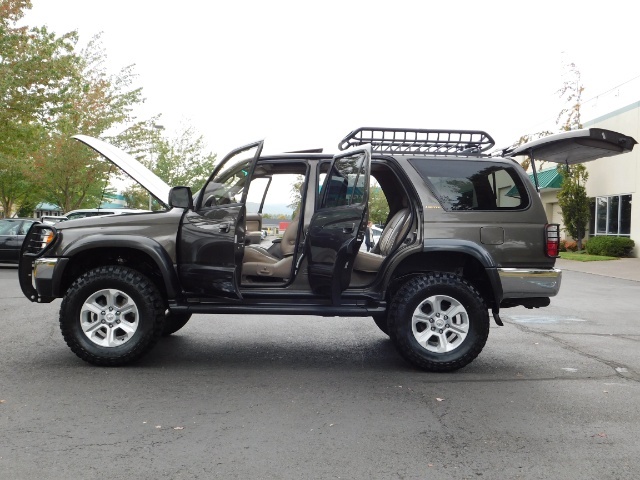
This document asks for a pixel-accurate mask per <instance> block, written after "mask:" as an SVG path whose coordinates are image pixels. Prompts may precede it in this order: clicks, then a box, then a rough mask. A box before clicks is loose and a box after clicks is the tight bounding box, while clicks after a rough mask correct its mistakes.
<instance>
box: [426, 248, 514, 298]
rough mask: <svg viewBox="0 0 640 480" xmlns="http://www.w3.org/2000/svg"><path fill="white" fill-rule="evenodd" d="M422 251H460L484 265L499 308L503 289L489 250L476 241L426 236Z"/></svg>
mask: <svg viewBox="0 0 640 480" xmlns="http://www.w3.org/2000/svg"><path fill="white" fill-rule="evenodd" d="M422 251H423V252H424V253H440V252H453V253H461V254H464V255H469V256H471V257H473V258H475V259H476V260H478V262H480V265H482V266H483V267H484V269H485V272H486V273H487V277H488V278H489V282H490V283H491V290H492V292H493V298H494V301H495V305H496V309H499V308H500V302H501V301H502V297H503V291H502V282H501V281H500V276H499V275H498V267H497V265H496V263H495V261H494V260H493V257H492V256H491V255H490V254H489V252H487V251H486V250H485V249H483V248H481V247H480V246H479V245H478V244H477V243H475V242H471V241H469V240H460V239H450V238H427V239H424V242H423V248H422Z"/></svg>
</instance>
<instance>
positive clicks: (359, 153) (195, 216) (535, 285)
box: [20, 128, 636, 371]
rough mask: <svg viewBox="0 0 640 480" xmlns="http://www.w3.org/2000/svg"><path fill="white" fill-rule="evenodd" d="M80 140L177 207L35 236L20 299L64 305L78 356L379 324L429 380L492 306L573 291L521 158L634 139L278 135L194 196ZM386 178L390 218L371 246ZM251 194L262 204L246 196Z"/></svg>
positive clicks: (36, 229)
mask: <svg viewBox="0 0 640 480" xmlns="http://www.w3.org/2000/svg"><path fill="white" fill-rule="evenodd" d="M75 138H76V139H77V140H79V141H81V142H83V143H85V144H86V145H88V146H89V147H91V148H93V149H95V150H96V151H97V152H99V153H101V154H102V155H104V156H105V157H106V158H107V159H109V160H110V161H112V162H113V163H114V164H116V165H117V166H119V167H121V168H122V169H123V170H125V172H127V173H128V174H129V175H131V176H132V178H134V179H135V180H136V181H138V182H139V183H140V184H142V185H143V186H144V187H145V188H146V189H147V190H148V191H149V192H150V193H151V194H153V195H154V196H155V197H156V198H157V199H158V200H160V201H161V202H162V203H164V204H165V205H166V207H167V208H166V210H165V211H162V212H152V213H140V214H132V215H122V216H111V217H100V218H86V219H80V220H70V221H66V222H63V223H60V224H58V225H55V226H47V225H43V224H36V225H34V226H33V227H32V228H31V230H30V232H29V234H28V236H27V240H26V241H25V244H24V247H23V250H22V255H21V263H20V283H21V286H22V290H23V292H24V293H25V295H26V296H27V298H29V299H30V300H31V301H34V302H50V301H52V300H53V299H54V298H59V297H62V298H63V301H62V305H61V308H60V327H61V330H62V334H63V336H64V338H65V340H66V342H67V344H68V345H69V347H70V348H71V350H73V352H75V353H76V354H77V355H78V356H79V357H80V358H82V359H84V360H86V361H88V362H90V363H93V364H96V365H121V364H125V363H128V362H131V361H133V360H135V359H137V358H139V357H141V356H142V355H143V354H145V353H146V352H147V351H149V350H150V349H151V348H152V346H153V345H154V344H155V343H156V342H157V341H158V339H159V338H160V337H161V336H162V335H169V334H171V333H173V332H176V331H177V330H179V329H180V328H181V327H182V326H184V325H185V324H186V323H187V321H188V320H189V318H190V317H191V315H192V314H196V313H207V314H216V313H224V314H264V315H273V314H278V315H285V314H296V315H321V316H345V317H353V316H371V317H373V319H374V320H375V323H376V324H377V325H378V327H379V328H380V329H381V330H382V331H383V332H384V333H386V334H387V335H389V337H390V338H391V340H392V341H393V343H394V344H395V346H396V347H397V350H398V352H399V353H400V354H401V355H402V356H403V357H404V358H405V359H406V360H407V361H408V362H410V363H411V364H413V365H415V366H417V367H419V368H421V369H425V370H429V371H451V370H455V369H458V368H461V367H463V366H465V365H466V364H468V363H469V362H471V361H472V360H473V359H474V358H475V357H476V356H477V355H478V354H479V353H480V351H481V350H482V348H483V347H484V345H485V342H486V340H487V336H488V334H489V321H490V320H489V318H490V317H489V311H491V312H492V316H493V318H494V320H495V322H496V323H498V324H499V325H502V322H501V321H500V316H499V312H500V309H501V308H505V307H514V306H518V305H522V306H525V307H528V308H537V307H544V306H546V305H548V304H549V299H550V297H552V296H554V295H556V294H557V293H558V290H559V288H560V280H561V272H560V271H559V270H557V269H555V268H554V264H555V258H556V257H557V255H558V246H559V227H558V225H552V224H548V223H547V217H546V214H545V211H544V209H543V205H542V203H541V202H540V199H539V194H538V192H537V191H536V188H535V187H534V185H533V184H532V182H531V181H530V180H529V177H528V175H527V174H526V173H525V171H524V170H523V169H522V168H521V167H520V165H519V164H518V163H517V162H516V161H515V160H514V159H513V158H512V156H514V155H520V154H528V155H530V156H532V157H533V158H536V159H541V160H547V161H555V162H559V163H566V164H570V163H575V162H578V161H584V160H587V159H591V158H596V157H601V156H609V155H614V154H618V153H624V152H628V151H630V150H631V149H632V148H633V146H634V144H635V143H636V142H635V140H633V139H632V138H630V137H626V136H624V135H621V134H618V133H615V132H610V131H606V130H600V129H590V130H579V131H574V132H566V133H564V134H560V135H556V136H553V137H549V138H547V139H543V140H542V141H540V140H539V141H536V142H532V143H530V144H527V145H524V146H522V147H519V148H518V149H517V150H515V151H512V152H503V153H502V156H491V155H489V154H487V153H486V152H487V151H488V150H489V149H491V148H492V147H493V146H494V142H493V140H492V138H491V137H490V136H489V135H488V134H486V133H484V132H480V131H445V130H422V129H392V128H361V129H358V130H355V131H353V132H351V133H350V134H349V135H347V136H346V137H345V138H344V139H343V140H342V142H341V143H340V145H339V148H340V150H344V152H343V153H340V154H338V155H333V156H332V155H327V154H323V153H305V152H302V153H288V154H281V155H272V156H262V155H261V151H262V142H256V143H253V144H250V145H247V146H244V147H242V148H239V149H237V150H234V151H233V152H231V153H230V154H229V155H228V156H227V157H225V158H224V160H223V161H222V162H221V163H220V164H219V165H218V166H217V167H216V169H215V170H214V172H213V173H212V174H211V177H210V178H209V180H208V181H207V183H206V184H205V186H204V188H203V189H202V190H201V191H199V192H198V193H197V194H196V195H194V196H192V193H191V191H190V189H189V188H187V187H174V188H170V187H169V186H167V185H166V184H165V183H164V182H163V181H162V180H160V179H159V178H158V177H156V176H155V175H154V174H153V173H151V172H149V171H148V170H146V169H145V168H144V167H142V166H141V165H140V164H139V163H138V162H137V161H136V160H135V159H133V158H132V157H131V156H129V155H128V154H126V153H125V152H123V151H121V150H119V149H117V148H115V147H113V146H112V145H109V144H106V143H104V142H102V141H100V140H97V139H94V138H90V137H86V136H81V135H79V136H76V137H75ZM292 176H293V177H295V178H296V179H298V181H297V182H296V187H297V188H298V187H299V189H300V190H299V196H298V200H299V206H298V209H297V214H296V216H295V219H294V220H293V221H291V222H290V223H289V224H288V226H287V227H286V230H285V232H284V235H283V237H282V239H281V240H280V241H279V242H276V243H274V244H273V245H271V246H268V245H267V246H262V245H253V244H250V242H248V239H247V232H248V231H261V230H262V228H261V221H262V214H263V204H264V200H265V198H266V197H267V196H268V195H269V192H270V191H273V190H274V189H278V188H279V187H278V185H279V183H278V182H279V180H280V179H281V178H291V177H292ZM373 182H375V188H376V189H378V188H379V189H380V190H381V192H382V193H383V195H384V197H385V198H386V201H387V203H388V206H389V215H388V217H387V220H386V222H385V224H384V229H383V230H382V233H381V235H380V238H379V239H378V241H377V243H376V245H375V247H374V249H373V250H372V251H370V252H366V251H364V250H361V249H360V246H361V244H362V241H363V238H364V231H365V227H366V225H367V221H368V200H369V195H370V192H371V188H372V187H371V185H372V184H373ZM250 191H251V192H253V193H251V195H252V196H253V197H254V198H257V199H258V200H257V201H255V202H253V201H252V202H248V201H247V198H248V194H249V192H250ZM256 192H257V194H256ZM261 195H262V197H261ZM260 198H262V200H260ZM249 203H251V204H252V205H257V207H256V208H255V209H254V210H252V211H249V210H250V209H248V204H249ZM266 321H268V320H266Z"/></svg>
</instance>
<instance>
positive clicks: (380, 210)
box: [369, 182, 389, 225]
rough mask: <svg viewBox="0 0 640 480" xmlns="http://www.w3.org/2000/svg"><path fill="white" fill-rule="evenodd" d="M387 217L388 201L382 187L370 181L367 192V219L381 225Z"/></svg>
mask: <svg viewBox="0 0 640 480" xmlns="http://www.w3.org/2000/svg"><path fill="white" fill-rule="evenodd" d="M388 217H389V203H388V202H387V197H385V196H384V193H382V189H381V188H380V187H379V186H378V185H377V184H374V183H373V182H372V185H371V190H370V192H369V221H371V222H373V223H374V224H377V225H381V224H383V223H386V221H387V218H388Z"/></svg>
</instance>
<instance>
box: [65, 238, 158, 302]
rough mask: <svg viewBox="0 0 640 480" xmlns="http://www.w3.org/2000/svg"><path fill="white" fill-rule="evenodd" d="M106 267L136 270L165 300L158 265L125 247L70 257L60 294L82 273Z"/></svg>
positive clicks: (90, 251) (88, 251) (87, 252)
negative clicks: (124, 267)
mask: <svg viewBox="0 0 640 480" xmlns="http://www.w3.org/2000/svg"><path fill="white" fill-rule="evenodd" d="M106 265H123V266H126V267H129V268H132V269H134V270H137V271H138V272H140V273H142V274H144V275H146V276H147V277H148V278H149V279H150V280H151V281H152V282H153V283H154V284H155V285H156V287H158V290H159V291H160V293H161V294H162V296H163V297H165V298H166V296H167V288H166V286H165V283H164V279H163V278H162V273H161V271H160V268H159V267H158V265H157V264H156V263H155V262H154V261H153V259H152V258H151V257H150V256H149V255H148V254H146V253H145V252H143V251H140V250H136V249H135V248H126V247H125V248H123V247H112V248H94V249H90V250H85V251H83V252H80V253H78V254H77V255H74V256H73V257H71V258H70V260H69V264H68V265H67V267H66V268H65V271H64V275H63V278H62V281H61V283H60V293H62V294H64V292H66V291H67V289H68V288H69V287H70V286H71V284H72V283H73V282H74V280H75V279H76V278H78V277H79V276H80V275H82V274H83V273H85V272H88V271H89V270H92V269H94V268H97V267H102V266H106Z"/></svg>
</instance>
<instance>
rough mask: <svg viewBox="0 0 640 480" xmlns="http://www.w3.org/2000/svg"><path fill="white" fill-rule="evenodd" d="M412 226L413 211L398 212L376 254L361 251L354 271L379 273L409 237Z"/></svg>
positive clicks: (384, 233)
mask: <svg viewBox="0 0 640 480" xmlns="http://www.w3.org/2000/svg"><path fill="white" fill-rule="evenodd" d="M410 225H411V211H410V210H409V209H408V208H403V209H402V210H398V211H397V212H396V213H395V215H394V216H393V217H391V220H389V222H388V223H387V225H386V226H385V227H384V230H383V231H382V234H381V235H380V239H379V240H378V244H377V245H376V248H375V251H376V253H374V252H365V251H362V250H361V251H359V252H358V254H357V256H356V259H355V262H354V264H353V269H354V270H356V271H359V272H373V273H375V272H377V271H378V270H379V269H380V265H382V262H384V259H385V257H386V256H387V255H389V254H390V253H391V252H392V251H393V250H394V249H395V248H396V247H397V246H398V245H399V244H400V242H402V241H403V240H404V237H405V236H406V235H407V232H408V230H409V226H410Z"/></svg>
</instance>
